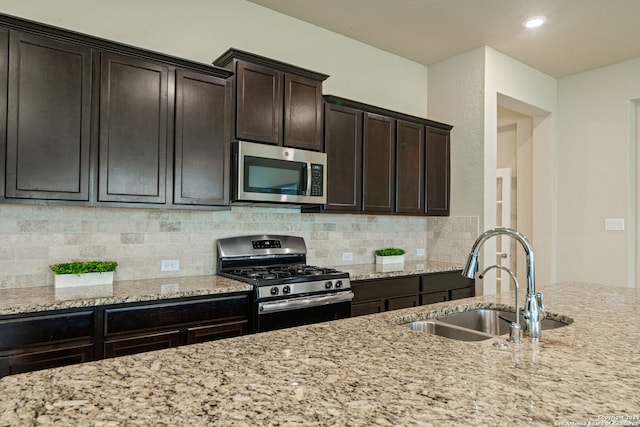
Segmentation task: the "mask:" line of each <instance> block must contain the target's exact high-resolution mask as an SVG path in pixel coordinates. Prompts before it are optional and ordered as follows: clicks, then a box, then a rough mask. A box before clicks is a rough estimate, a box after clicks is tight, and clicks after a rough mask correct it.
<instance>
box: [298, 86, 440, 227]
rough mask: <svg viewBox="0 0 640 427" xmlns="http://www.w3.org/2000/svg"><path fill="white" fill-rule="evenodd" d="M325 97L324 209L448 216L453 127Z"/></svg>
mask: <svg viewBox="0 0 640 427" xmlns="http://www.w3.org/2000/svg"><path fill="white" fill-rule="evenodd" d="M324 99H325V101H326V105H325V151H326V153H327V204H326V205H325V206H324V207H323V209H322V210H324V211H328V212H331V211H335V212H350V213H385V214H404V215H425V214H426V215H448V214H449V167H450V166H449V161H450V159H449V133H450V131H451V129H452V126H450V125H447V124H444V123H439V122H435V121H432V120H428V119H422V118H419V117H415V116H410V115H407V114H402V113H398V112H395V111H391V110H387V109H384V108H380V107H376V106H373V105H368V104H364V103H361V102H357V101H352V100H349V99H345V98H339V97H337V96H333V95H325V97H324ZM360 129H362V131H360ZM430 143H431V145H429V144H430ZM305 211H306V212H316V211H318V209H312V208H309V209H306V210H305Z"/></svg>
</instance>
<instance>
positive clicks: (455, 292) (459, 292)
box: [449, 288, 476, 300]
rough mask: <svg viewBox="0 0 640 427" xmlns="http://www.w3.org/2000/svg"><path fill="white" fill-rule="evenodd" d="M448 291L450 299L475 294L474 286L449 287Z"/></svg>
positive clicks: (468, 296)
mask: <svg viewBox="0 0 640 427" xmlns="http://www.w3.org/2000/svg"><path fill="white" fill-rule="evenodd" d="M449 293H450V294H451V295H450V298H451V299H452V300H454V299H460V298H470V297H474V296H476V290H475V288H462V289H451V290H450V291H449Z"/></svg>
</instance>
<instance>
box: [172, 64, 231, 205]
mask: <svg viewBox="0 0 640 427" xmlns="http://www.w3.org/2000/svg"><path fill="white" fill-rule="evenodd" d="M231 88H232V84H231V81H229V80H226V79H222V78H219V77H214V76H209V75H205V74H202V73H195V72H189V71H183V70H178V71H177V74H176V107H175V111H176V125H175V178H174V203H176V204H186V205H208V206H213V205H222V206H224V205H228V204H229V190H230V183H229V177H230V175H229V173H230V172H229V163H230V158H231V154H230V152H229V150H230V138H231V136H230V133H231V129H230V124H231V119H230V115H231Z"/></svg>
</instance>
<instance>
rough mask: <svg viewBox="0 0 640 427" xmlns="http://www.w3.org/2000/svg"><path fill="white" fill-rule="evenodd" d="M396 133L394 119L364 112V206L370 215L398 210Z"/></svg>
mask: <svg viewBox="0 0 640 427" xmlns="http://www.w3.org/2000/svg"><path fill="white" fill-rule="evenodd" d="M395 133H396V121H395V120H394V119H392V118H389V117H385V116H381V115H378V114H373V113H364V132H363V144H362V172H363V177H362V182H363V187H364V188H363V200H362V207H363V209H364V211H366V212H393V211H394V209H395V160H396V156H395Z"/></svg>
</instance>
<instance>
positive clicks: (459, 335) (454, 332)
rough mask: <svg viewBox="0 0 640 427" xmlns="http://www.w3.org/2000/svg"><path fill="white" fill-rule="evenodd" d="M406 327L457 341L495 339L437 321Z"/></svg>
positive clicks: (422, 321) (409, 324)
mask: <svg viewBox="0 0 640 427" xmlns="http://www.w3.org/2000/svg"><path fill="white" fill-rule="evenodd" d="M407 326H409V328H411V329H412V330H414V331H421V332H426V333H428V334H432V335H439V336H441V337H445V338H451V339H454V340H459V341H484V340H488V339H490V338H495V336H494V335H490V334H486V333H482V332H478V331H473V330H471V329H466V328H461V327H458V326H454V325H448V324H446V323H441V322H438V321H437V320H420V321H417V322H413V323H407Z"/></svg>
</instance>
